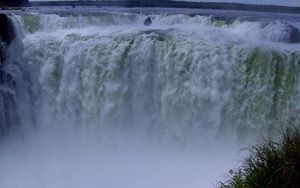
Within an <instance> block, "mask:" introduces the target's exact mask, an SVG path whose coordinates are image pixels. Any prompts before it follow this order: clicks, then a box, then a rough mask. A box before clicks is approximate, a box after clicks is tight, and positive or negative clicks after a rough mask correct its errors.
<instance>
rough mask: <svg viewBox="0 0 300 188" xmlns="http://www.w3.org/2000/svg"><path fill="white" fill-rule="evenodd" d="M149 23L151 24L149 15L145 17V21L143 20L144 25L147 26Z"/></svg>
mask: <svg viewBox="0 0 300 188" xmlns="http://www.w3.org/2000/svg"><path fill="white" fill-rule="evenodd" d="M151 24H152V20H151V18H150V17H147V18H146V19H145V21H144V25H146V26H149V25H151Z"/></svg>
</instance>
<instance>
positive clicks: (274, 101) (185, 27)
mask: <svg viewBox="0 0 300 188" xmlns="http://www.w3.org/2000/svg"><path fill="white" fill-rule="evenodd" d="M147 17H149V18H151V20H152V24H151V25H149V26H145V25H144V24H143V22H144V20H145V19H146V18H147ZM10 19H11V20H12V22H13V23H14V29H15V31H16V34H17V36H18V37H17V38H16V40H15V41H14V42H13V44H12V45H11V46H10V48H9V49H8V52H9V53H10V54H11V55H10V56H9V58H8V60H7V61H6V62H5V64H7V65H8V64H11V62H13V64H16V67H18V69H20V71H19V72H17V71H14V73H15V74H14V77H13V78H14V79H15V80H16V84H15V86H14V87H15V88H14V90H15V99H14V100H13V101H14V102H15V103H16V108H17V110H16V112H14V113H16V114H15V116H17V117H18V121H19V122H20V123H19V124H20V126H21V127H22V131H21V134H22V135H23V136H25V137H26V131H25V130H28V129H33V130H36V129H37V130H39V132H40V133H41V135H42V137H45V136H46V135H47V136H49V135H48V132H52V133H53V135H55V136H54V137H55V138H54V139H52V140H51V142H55V143H59V144H61V143H60V141H61V140H64V141H66V140H67V142H78V143H79V142H81V141H80V140H82V139H83V140H86V139H87V138H86V137H89V136H91V137H96V138H95V139H96V140H97V141H96V142H97V143H98V142H99V143H103V142H109V143H112V142H114V141H113V140H114V139H119V140H118V141H116V142H117V143H122V142H127V141H128V140H127V139H129V140H130V138H132V137H137V138H134V139H133V141H128V142H129V143H131V142H134V143H135V144H136V142H139V141H141V140H147V139H149V140H155V141H154V142H155V143H156V144H158V143H173V144H174V143H175V145H178V144H179V145H181V147H182V145H183V146H191V145H192V146H193V148H195V146H196V147H199V148H203V147H204V148H205V147H208V146H211V145H213V144H212V143H220V142H223V141H224V140H225V141H228V142H229V141H230V142H232V141H233V142H236V141H238V142H244V141H245V140H247V139H253V138H256V137H258V136H261V135H274V134H275V133H276V131H277V130H280V129H281V128H283V127H285V126H289V125H292V124H298V121H299V118H300V115H299V110H300V103H299V99H300V93H299V92H300V91H299V89H300V84H299V83H300V82H299V81H300V80H299V79H300V76H299V71H300V70H299V68H300V67H299V65H300V50H299V49H300V48H299V47H300V46H299V37H300V36H299V25H300V24H299V22H295V21H292V20H290V21H281V20H280V21H267V20H264V21H241V20H239V19H236V20H235V21H233V22H232V23H226V21H223V20H215V19H213V18H212V17H204V16H188V15H167V14H150V15H143V14H134V13H130V14H129V13H102V14H95V15H92V14H91V15H73V16H70V15H69V16H66V15H62V16H59V15H55V14H24V15H11V16H10ZM16 52H18V53H20V56H15V55H14V54H16ZM0 91H1V90H0ZM0 94H1V95H0V99H2V98H3V96H4V95H3V94H2V93H0ZM2 101H3V100H2ZM0 102H1V100H0ZM2 106H3V105H2V103H0V107H1V109H3V107H2ZM6 111H7V110H4V112H6ZM11 113H12V112H11ZM0 114H1V124H4V123H5V122H2V116H5V114H3V111H1V113H0ZM6 114H7V113H6ZM5 118H6V117H5ZM5 118H4V119H5ZM72 131H74V135H75V136H74V135H73V132H72ZM68 132H72V135H73V136H74V137H75V138H71V137H72V136H70V135H67V134H68ZM52 133H51V134H52ZM32 134H33V133H30V134H29V133H28V135H31V136H32ZM49 134H50V133H49ZM51 134H50V135H51ZM70 134H71V133H70ZM53 135H52V136H53ZM124 135H126V136H124ZM68 136H70V138H69V137H68ZM50 137H51V136H50ZM66 137H67V139H66ZM82 137H84V138H82ZM124 139H126V141H125V140H124ZM33 142H34V141H33ZM41 142H47V141H41ZM81 144H82V143H81ZM45 145H46V146H47V148H48V149H47V150H45V151H44V149H41V150H42V151H43V152H42V154H40V155H42V156H44V155H45V153H48V152H49V153H50V156H52V157H53V158H54V159H57V156H56V152H57V151H56V150H55V149H53V147H56V145H55V144H53V145H52V144H49V143H47V144H45ZM79 145H80V144H79ZM113 145H114V144H113ZM117 145H118V144H117ZM85 146H86V145H85ZM35 147H37V146H34V147H33V148H35ZM62 148H64V147H62ZM31 149H32V148H31ZM32 150H33V149H32ZM48 150H49V151H48ZM63 150H64V149H62V150H59V151H60V152H63ZM86 150H88V151H90V150H89V149H86ZM149 150H150V151H152V150H151V149H149ZM72 151H73V150H72ZM81 151H82V150H80V152H81ZM24 152H25V151H23V150H22V152H21V153H24ZM80 152H79V153H80ZM25 153H26V152H25ZM63 153H64V152H63ZM74 153H76V154H75V155H79V153H77V152H74ZM83 153H84V152H83ZM125 153H126V152H125ZM93 154H95V153H91V155H92V156H98V154H95V155H93ZM46 155H47V154H46ZM46 155H45V156H46ZM65 155H66V154H65V153H64V154H63V156H65ZM71 155H72V154H71ZM146 155H151V152H149V153H147V152H146ZM80 156H81V155H80ZM100 156H101V155H100ZM125 156H126V155H125ZM142 156H144V155H142ZM127 157H128V159H129V156H127ZM3 158H4V157H3ZM28 158H29V159H28ZM28 158H26V160H28V161H29V164H31V163H34V162H32V161H33V160H35V159H31V158H30V157H28ZM100 158H101V157H100ZM125 158H126V157H125ZM0 160H1V158H0ZM91 160H95V159H91ZM101 160H104V161H107V160H108V159H107V158H106V157H103V158H101ZM112 160H113V161H114V162H116V160H117V159H116V158H115V157H113V159H112ZM124 160H125V161H126V162H128V161H130V160H127V158H126V159H124ZM4 161H5V160H4ZM75 161H76V160H73V161H72V160H70V161H69V162H70V163H72V164H73V163H77V161H76V162H75ZM142 161H143V160H140V161H137V163H139V162H140V163H142ZM162 161H164V162H162ZM162 161H160V162H161V163H162V164H165V162H166V161H167V160H166V161H165V160H162ZM191 161H193V162H192V163H193V164H194V159H193V160H191ZM10 162H11V161H10ZM10 162H8V164H10ZM47 162H49V161H47ZM126 162H125V163H126ZM11 163H12V162H11ZM38 163H39V162H38ZM0 164H1V163H0ZM68 164H69V163H68ZM72 164H69V165H70V166H74V164H73V165H72ZM118 164H119V163H118ZM128 164H131V162H128ZM150 164H151V162H150ZM159 164H160V163H159ZM162 164H160V165H162ZM60 165H65V164H60V163H55V164H54V167H52V166H47V169H48V170H49V171H51V172H52V171H54V172H57V171H55V168H59V166H60ZM94 165H95V164H94ZM119 165H120V164H119ZM55 166H56V167H55ZM75 166H76V165H75ZM116 166H118V165H116ZM116 166H113V167H114V168H117V167H116ZM183 166H184V165H183ZM25 167H26V166H25ZM25 167H23V170H24V169H26V168H25ZM96 167H97V168H101V167H100V166H97V165H96ZM96 167H95V168H94V167H92V165H91V164H89V165H88V167H84V168H83V167H81V168H80V167H79V170H83V171H84V172H85V173H87V172H88V171H89V170H91V171H92V172H97V173H98V175H99V173H100V174H101V173H104V172H98V171H97V168H96ZM122 167H124V165H121V168H122ZM202 167H203V166H202ZM211 167H212V166H208V167H203V168H205V169H207V168H208V169H209V168H211ZM53 168H54V169H53ZM86 168H87V169H89V170H87V169H86ZM106 168H110V167H107V166H104V169H106ZM124 168H125V169H126V168H129V167H128V166H126V167H124ZM142 168H146V169H147V168H148V167H145V166H143V165H142ZM184 168H185V167H180V168H178V169H180V170H182V171H183V172H185V171H184V170H183V169H184ZM3 169H6V170H8V169H9V165H6V166H5V167H4V168H3ZM129 169H130V168H129ZM162 169H164V167H162ZM162 169H160V170H162ZM19 170H20V169H19ZM73 170H74V171H75V172H72V173H76V172H77V171H76V169H73ZM77 170H78V169H77ZM106 170H108V169H106ZM131 170H134V171H139V170H141V169H139V168H133V169H131ZM164 170H165V169H164ZM164 170H162V171H163V172H164ZM33 171H34V172H38V170H36V169H35V170H33ZM46 171H47V170H46ZM141 171H143V170H141ZM205 171H206V173H208V174H209V170H205ZM92 172H90V171H89V173H91V174H93V173H92ZM118 172H119V171H118ZM120 172H121V173H125V174H126V170H120ZM120 172H119V173H120ZM3 173H4V171H1V173H0V175H1V174H2V175H4V177H6V178H8V179H7V181H4V183H3V186H4V187H14V188H15V187H22V185H21V184H14V183H12V182H13V180H10V179H9V176H8V175H5V174H3ZM89 173H88V174H89ZM107 173H108V174H110V173H112V174H113V173H115V172H114V171H113V170H112V171H111V169H110V170H108V172H107ZM167 173H168V172H166V174H167ZM79 174H80V173H79ZM91 174H89V175H91ZM166 174H164V175H166ZM212 174H213V173H212ZM22 175H23V173H22V170H21V172H20V174H19V176H18V178H20V177H21V176H22ZM47 175H49V174H47ZM60 175H62V174H60ZM93 175H94V174H93ZM164 175H163V174H161V176H164ZM181 175H183V174H181ZM181 175H180V176H181ZM202 175H203V174H202ZM202 175H201V176H202ZM214 175H215V174H214ZM214 175H213V176H214ZM91 176H92V175H91ZM99 176H101V175H99ZM136 176H137V179H138V177H139V176H138V174H135V177H136ZM147 176H148V177H149V174H148V175H147ZM183 176H184V175H183ZM70 177H73V178H74V177H80V178H82V179H83V181H82V182H84V183H86V182H89V181H90V180H91V179H94V178H93V176H92V177H90V176H89V178H90V179H89V178H87V177H86V176H83V174H80V175H78V174H77V175H76V174H69V175H68V176H67V178H70ZM150 177H151V176H150ZM167 177H168V176H167ZM43 178H45V177H44V176H43ZM51 178H52V179H55V180H57V182H51ZM51 178H49V179H48V180H47V181H46V180H45V182H44V183H45V184H41V183H39V182H37V181H34V180H32V179H31V180H30V181H27V184H26V181H25V180H24V179H23V178H21V180H19V182H22V183H25V185H28V186H26V187H70V186H71V187H72V186H73V187H76V186H77V187H89V186H87V184H84V185H82V184H81V183H82V182H77V184H76V186H75V185H73V184H70V185H69V186H68V184H60V183H58V182H60V181H61V182H64V183H66V182H69V183H70V182H72V181H69V179H67V180H66V179H64V181H63V180H61V179H60V177H56V176H51ZM80 178H79V179H80ZM103 178H104V179H105V178H111V177H110V176H109V175H107V176H104V177H103ZM124 178H125V179H126V178H128V179H127V180H123V179H122V180H121V182H123V181H125V182H127V183H125V187H153V186H156V187H157V186H158V187H171V186H173V187H174V185H177V186H178V187H182V186H183V185H184V184H185V183H186V182H184V183H183V182H181V183H182V184H180V183H179V184H178V182H176V181H175V182H174V183H173V184H172V183H171V184H170V183H165V184H163V183H162V184H158V183H155V181H158V179H157V177H156V176H155V177H153V180H151V178H150V180H148V181H154V183H153V182H152V184H151V183H149V182H148V184H147V185H144V184H143V183H144V182H143V181H142V180H141V182H138V183H137V184H135V185H132V184H128V182H129V181H130V180H131V179H135V178H133V177H131V176H130V177H129V176H126V175H125V177H124ZM0 179H1V178H0ZM166 179H167V180H165V181H166V182H169V179H168V178H166ZM48 181H49V182H51V183H49V182H48ZM162 181H163V180H162ZM186 181H189V183H191V181H193V180H191V179H188V180H186ZM199 181H200V180H199ZM0 182H1V181H0ZM46 182H47V183H49V184H47V183H46ZM75 182H76V181H75ZM91 182H93V180H91ZM112 182H113V181H112ZM112 182H110V181H104V183H103V182H101V184H92V183H91V184H88V185H90V187H96V186H97V185H103V186H104V187H105V186H106V187H118V186H121V185H122V183H120V185H119V184H118V183H116V184H113V183H112ZM145 182H147V181H146V180H145ZM0 185H1V183H0ZM195 185H197V186H199V185H202V186H203V187H205V186H209V185H211V182H208V183H206V184H205V183H203V182H202V184H201V183H199V182H197V183H196V184H193V183H191V185H190V186H189V187H196V186H195Z"/></svg>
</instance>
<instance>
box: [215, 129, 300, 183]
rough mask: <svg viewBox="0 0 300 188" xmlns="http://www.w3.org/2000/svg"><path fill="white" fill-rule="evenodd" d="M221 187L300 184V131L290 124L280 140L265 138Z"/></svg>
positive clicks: (254, 147)
mask: <svg viewBox="0 0 300 188" xmlns="http://www.w3.org/2000/svg"><path fill="white" fill-rule="evenodd" d="M229 177H230V178H229V180H227V181H225V182H219V183H218V185H217V187H219V188H299V187H300V132H299V129H297V128H288V129H286V130H285V131H284V132H283V133H282V139H281V140H280V141H278V142H277V141H273V140H271V139H264V140H263V142H262V143H260V144H258V145H256V146H253V147H251V149H250V154H249V156H248V157H247V158H246V159H245V160H244V162H243V164H242V165H241V166H240V167H239V168H238V169H236V170H230V171H229Z"/></svg>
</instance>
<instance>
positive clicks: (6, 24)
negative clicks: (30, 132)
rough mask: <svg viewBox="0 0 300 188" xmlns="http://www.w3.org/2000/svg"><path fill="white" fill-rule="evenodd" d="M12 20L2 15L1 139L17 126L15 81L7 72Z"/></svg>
mask: <svg viewBox="0 0 300 188" xmlns="http://www.w3.org/2000/svg"><path fill="white" fill-rule="evenodd" d="M14 37H15V35H14V31H13V25H12V22H11V20H10V19H9V18H8V17H7V16H6V15H5V14H0V138H1V136H2V135H4V134H5V133H7V132H8V131H9V130H10V129H11V128H12V127H14V126H15V125H16V122H17V121H18V118H17V117H16V114H17V113H16V104H15V94H14V90H15V80H14V78H13V76H12V75H11V74H10V73H9V72H7V71H6V69H5V67H6V64H7V63H9V62H7V49H8V47H9V45H10V44H11V42H12V40H13V39H14Z"/></svg>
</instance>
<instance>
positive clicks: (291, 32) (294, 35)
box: [286, 25, 300, 43]
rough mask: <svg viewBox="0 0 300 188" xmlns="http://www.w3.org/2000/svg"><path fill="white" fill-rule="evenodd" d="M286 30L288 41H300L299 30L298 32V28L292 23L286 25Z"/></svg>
mask: <svg viewBox="0 0 300 188" xmlns="http://www.w3.org/2000/svg"><path fill="white" fill-rule="evenodd" d="M286 31H287V33H288V36H289V42H290V43H299V42H300V32H299V29H298V28H296V27H294V26H292V25H288V26H287V27H286Z"/></svg>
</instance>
